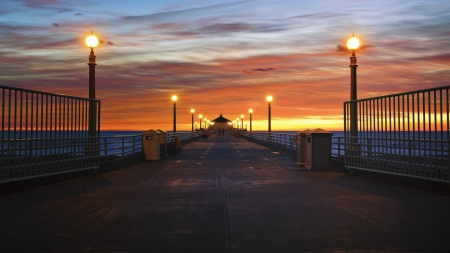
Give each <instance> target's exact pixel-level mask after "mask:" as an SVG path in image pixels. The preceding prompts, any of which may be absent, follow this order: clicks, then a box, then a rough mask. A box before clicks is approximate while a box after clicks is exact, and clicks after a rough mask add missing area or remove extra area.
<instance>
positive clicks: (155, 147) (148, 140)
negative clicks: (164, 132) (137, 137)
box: [142, 129, 161, 160]
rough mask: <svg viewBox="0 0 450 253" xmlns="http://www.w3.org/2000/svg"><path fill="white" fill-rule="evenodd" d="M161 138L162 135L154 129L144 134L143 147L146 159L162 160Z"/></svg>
mask: <svg viewBox="0 0 450 253" xmlns="http://www.w3.org/2000/svg"><path fill="white" fill-rule="evenodd" d="M159 138H160V133H159V132H157V131H155V130H153V129H150V130H148V131H145V132H142V147H143V149H144V154H145V159H147V160H159V159H161V154H160V151H159V142H160V141H159Z"/></svg>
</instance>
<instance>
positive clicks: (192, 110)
mask: <svg viewBox="0 0 450 253" xmlns="http://www.w3.org/2000/svg"><path fill="white" fill-rule="evenodd" d="M194 112H195V110H194V109H191V113H192V132H194Z"/></svg>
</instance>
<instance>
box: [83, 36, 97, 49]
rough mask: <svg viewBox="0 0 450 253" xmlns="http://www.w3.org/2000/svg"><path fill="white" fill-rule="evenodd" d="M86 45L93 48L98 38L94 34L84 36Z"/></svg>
mask: <svg viewBox="0 0 450 253" xmlns="http://www.w3.org/2000/svg"><path fill="white" fill-rule="evenodd" d="M85 42H86V45H87V46H88V47H90V48H95V47H96V46H97V45H98V39H97V37H95V36H94V35H89V36H88V37H86V41H85Z"/></svg>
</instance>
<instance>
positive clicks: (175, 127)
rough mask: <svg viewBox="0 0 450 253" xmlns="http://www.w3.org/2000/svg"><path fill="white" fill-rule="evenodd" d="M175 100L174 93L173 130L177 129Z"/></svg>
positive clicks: (176, 98)
mask: <svg viewBox="0 0 450 253" xmlns="http://www.w3.org/2000/svg"><path fill="white" fill-rule="evenodd" d="M177 100H178V97H177V96H176V95H173V96H172V101H173V132H176V131H177Z"/></svg>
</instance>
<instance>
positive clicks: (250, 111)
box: [248, 109, 253, 132]
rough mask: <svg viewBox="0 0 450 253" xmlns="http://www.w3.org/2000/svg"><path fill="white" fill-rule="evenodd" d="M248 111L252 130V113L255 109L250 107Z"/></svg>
mask: <svg viewBox="0 0 450 253" xmlns="http://www.w3.org/2000/svg"><path fill="white" fill-rule="evenodd" d="M248 112H249V113H250V132H251V131H252V113H253V109H249V110H248Z"/></svg>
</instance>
